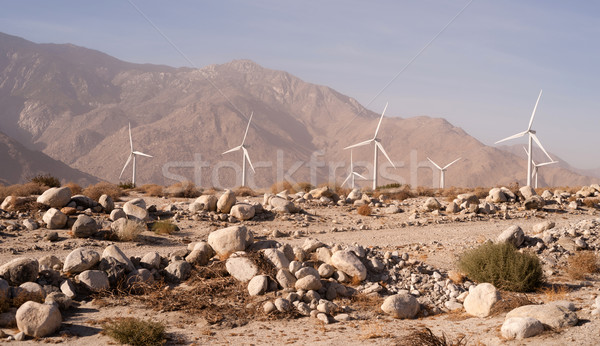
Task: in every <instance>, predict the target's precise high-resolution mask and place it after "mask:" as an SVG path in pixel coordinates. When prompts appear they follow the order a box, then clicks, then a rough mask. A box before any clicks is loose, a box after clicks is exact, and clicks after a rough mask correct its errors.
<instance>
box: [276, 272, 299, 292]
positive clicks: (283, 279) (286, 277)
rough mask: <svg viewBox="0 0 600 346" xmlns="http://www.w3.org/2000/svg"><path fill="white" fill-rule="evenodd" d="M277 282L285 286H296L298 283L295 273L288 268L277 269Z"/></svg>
mask: <svg viewBox="0 0 600 346" xmlns="http://www.w3.org/2000/svg"><path fill="white" fill-rule="evenodd" d="M275 279H276V280H277V283H279V285H280V286H281V287H283V288H284V289H285V288H294V287H295V285H296V278H295V277H294V274H292V273H291V272H290V271H289V270H288V269H285V268H283V269H279V270H278V271H277V275H276V276H275Z"/></svg>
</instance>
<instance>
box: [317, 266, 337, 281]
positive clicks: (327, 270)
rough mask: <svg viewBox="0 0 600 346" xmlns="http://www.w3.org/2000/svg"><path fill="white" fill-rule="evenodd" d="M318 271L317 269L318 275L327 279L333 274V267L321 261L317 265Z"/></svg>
mask: <svg viewBox="0 0 600 346" xmlns="http://www.w3.org/2000/svg"><path fill="white" fill-rule="evenodd" d="M318 271H319V276H321V277H322V278H325V279H327V278H329V277H331V276H332V275H333V273H335V268H334V267H333V266H332V265H330V264H327V263H322V264H321V265H320V266H319V269H318Z"/></svg>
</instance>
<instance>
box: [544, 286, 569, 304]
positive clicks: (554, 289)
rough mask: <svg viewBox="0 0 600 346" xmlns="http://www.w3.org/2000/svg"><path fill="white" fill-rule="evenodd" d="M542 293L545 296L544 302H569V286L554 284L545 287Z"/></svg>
mask: <svg viewBox="0 0 600 346" xmlns="http://www.w3.org/2000/svg"><path fill="white" fill-rule="evenodd" d="M540 292H541V293H542V294H543V296H542V300H543V301H544V302H554V301H558V300H567V296H568V294H569V292H570V291H569V287H568V286H567V285H558V284H552V285H549V286H547V287H543V288H542V289H541V290H540Z"/></svg>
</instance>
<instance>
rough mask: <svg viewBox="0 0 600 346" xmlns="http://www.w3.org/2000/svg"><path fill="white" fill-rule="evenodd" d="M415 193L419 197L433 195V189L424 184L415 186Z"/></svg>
mask: <svg viewBox="0 0 600 346" xmlns="http://www.w3.org/2000/svg"><path fill="white" fill-rule="evenodd" d="M415 193H416V194H417V196H421V197H433V195H434V193H433V189H432V188H430V187H425V186H417V189H416V190H415Z"/></svg>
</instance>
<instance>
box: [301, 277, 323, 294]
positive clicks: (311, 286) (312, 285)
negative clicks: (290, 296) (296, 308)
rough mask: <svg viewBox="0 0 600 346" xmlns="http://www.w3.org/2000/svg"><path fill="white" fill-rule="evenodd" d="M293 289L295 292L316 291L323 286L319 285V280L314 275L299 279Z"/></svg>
mask: <svg viewBox="0 0 600 346" xmlns="http://www.w3.org/2000/svg"><path fill="white" fill-rule="evenodd" d="M294 287H295V288H296V289H297V290H305V291H310V290H314V291H318V290H320V289H321V287H323V285H322V284H321V280H319V278H318V277H316V276H314V275H307V276H304V277H302V278H301V279H298V280H296V283H295V284H294Z"/></svg>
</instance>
